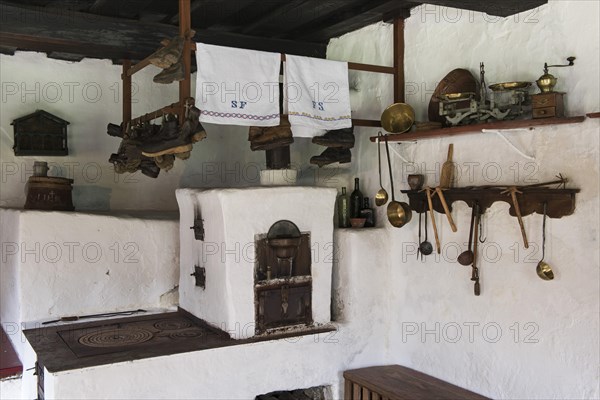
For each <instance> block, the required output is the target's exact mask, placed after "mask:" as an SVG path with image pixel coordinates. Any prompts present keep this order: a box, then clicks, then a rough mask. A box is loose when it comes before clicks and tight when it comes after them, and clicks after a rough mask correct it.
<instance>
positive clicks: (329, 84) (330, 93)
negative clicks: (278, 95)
mask: <svg viewBox="0 0 600 400" xmlns="http://www.w3.org/2000/svg"><path fill="white" fill-rule="evenodd" d="M285 83H286V91H285V92H286V99H285V100H286V104H287V111H288V115H289V119H290V124H291V125H292V129H293V127H294V125H301V126H304V127H308V128H313V129H324V130H328V131H329V130H335V129H343V128H350V127H351V126H352V116H351V109H350V86H349V83H348V63H346V62H340V61H331V60H323V59H318V58H309V57H300V56H291V55H287V54H286V63H285Z"/></svg>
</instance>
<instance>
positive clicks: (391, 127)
mask: <svg viewBox="0 0 600 400" xmlns="http://www.w3.org/2000/svg"><path fill="white" fill-rule="evenodd" d="M414 123H415V110H414V109H413V108H412V107H411V106H409V105H408V104H406V103H396V104H392V105H391V106H389V107H388V108H386V109H385V111H384V112H383V114H381V126H382V127H383V129H385V130H386V131H387V132H390V133H404V132H407V131H408V130H410V128H411V127H412V126H413V124H414Z"/></svg>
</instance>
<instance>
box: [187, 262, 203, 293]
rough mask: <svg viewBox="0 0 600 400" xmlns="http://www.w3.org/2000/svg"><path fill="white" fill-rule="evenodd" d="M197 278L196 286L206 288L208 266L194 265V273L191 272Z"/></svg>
mask: <svg viewBox="0 0 600 400" xmlns="http://www.w3.org/2000/svg"><path fill="white" fill-rule="evenodd" d="M190 276H193V277H194V278H195V280H196V286H198V287H200V288H202V289H206V268H204V267H198V266H195V267H194V273H193V274H190Z"/></svg>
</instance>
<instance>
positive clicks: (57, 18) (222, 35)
mask: <svg viewBox="0 0 600 400" xmlns="http://www.w3.org/2000/svg"><path fill="white" fill-rule="evenodd" d="M0 13H1V15H2V21H3V23H2V24H0V46H3V47H6V48H16V49H20V50H29V51H39V52H44V53H50V54H51V53H53V52H57V53H69V54H73V55H80V56H83V57H92V58H106V59H111V60H113V61H116V60H122V59H131V60H136V61H137V60H142V59H144V58H146V57H147V56H148V55H150V54H151V53H152V52H154V51H155V50H156V49H157V48H158V47H159V46H160V45H159V43H160V41H161V40H162V39H164V38H172V37H173V36H175V35H177V34H178V27H177V26H172V25H167V24H157V23H149V22H140V21H132V20H128V19H121V18H114V17H103V16H99V15H89V14H85V13H78V12H75V11H71V12H69V13H56V12H54V13H52V12H49V13H48V14H45V13H44V9H41V10H40V8H39V7H24V6H16V5H14V4H12V3H11V4H9V3H6V2H2V1H0ZM57 26H60V29H56V27H57ZM98 32H102V33H101V35H99V33H98ZM194 40H196V41H202V42H204V43H208V44H215V45H220V46H231V47H240V48H246V49H254V50H262V51H272V52H287V53H289V54H297V55H304V56H310V57H321V58H322V57H325V52H326V46H325V45H324V44H315V43H305V42H298V41H290V40H281V39H268V38H263V37H256V36H248V35H241V34H232V33H227V32H216V31H210V30H206V29H204V30H203V29H196V36H195V38H194Z"/></svg>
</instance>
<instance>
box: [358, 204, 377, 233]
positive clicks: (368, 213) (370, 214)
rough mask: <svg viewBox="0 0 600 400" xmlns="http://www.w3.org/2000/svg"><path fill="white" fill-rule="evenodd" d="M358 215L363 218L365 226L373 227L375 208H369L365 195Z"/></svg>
mask: <svg viewBox="0 0 600 400" xmlns="http://www.w3.org/2000/svg"><path fill="white" fill-rule="evenodd" d="M360 217H361V218H365V219H366V221H365V228H374V227H375V210H373V209H372V208H371V206H370V205H369V198H368V197H365V202H364V203H363V208H362V210H360Z"/></svg>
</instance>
